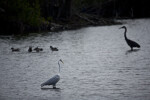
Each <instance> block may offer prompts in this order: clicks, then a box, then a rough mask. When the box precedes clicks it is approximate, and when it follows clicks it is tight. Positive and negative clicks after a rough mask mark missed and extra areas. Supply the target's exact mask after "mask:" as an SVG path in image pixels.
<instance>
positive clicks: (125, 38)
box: [124, 28, 127, 40]
mask: <svg viewBox="0 0 150 100" xmlns="http://www.w3.org/2000/svg"><path fill="white" fill-rule="evenodd" d="M126 33H127V28H125V31H124V37H125V39H126V40H127V35H126Z"/></svg>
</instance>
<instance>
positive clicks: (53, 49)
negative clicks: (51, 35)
mask: <svg viewBox="0 0 150 100" xmlns="http://www.w3.org/2000/svg"><path fill="white" fill-rule="evenodd" d="M50 49H51V50H52V51H58V48H56V47H52V46H50Z"/></svg>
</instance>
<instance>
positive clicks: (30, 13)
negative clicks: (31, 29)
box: [0, 0, 41, 26]
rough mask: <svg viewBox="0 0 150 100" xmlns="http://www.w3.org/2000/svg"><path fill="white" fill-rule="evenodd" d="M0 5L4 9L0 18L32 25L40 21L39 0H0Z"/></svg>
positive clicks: (36, 24) (38, 23)
mask: <svg viewBox="0 0 150 100" xmlns="http://www.w3.org/2000/svg"><path fill="white" fill-rule="evenodd" d="M29 1H30V2H29ZM0 7H1V8H2V9H4V10H5V12H4V14H3V16H0V17H1V19H4V20H10V21H17V22H23V23H26V24H29V25H33V26H38V25H40V23H41V17H40V5H39V0H1V1H0Z"/></svg>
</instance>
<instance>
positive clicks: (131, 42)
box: [128, 39, 140, 48]
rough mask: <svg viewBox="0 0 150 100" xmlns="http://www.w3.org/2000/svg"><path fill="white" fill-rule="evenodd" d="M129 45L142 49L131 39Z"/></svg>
mask: <svg viewBox="0 0 150 100" xmlns="http://www.w3.org/2000/svg"><path fill="white" fill-rule="evenodd" d="M128 45H131V46H133V47H138V48H140V45H139V44H138V43H137V42H135V41H132V40H130V39H128Z"/></svg>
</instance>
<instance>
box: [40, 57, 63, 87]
mask: <svg viewBox="0 0 150 100" xmlns="http://www.w3.org/2000/svg"><path fill="white" fill-rule="evenodd" d="M59 62H62V63H63V61H62V60H61V59H60V60H59V61H58V66H59V73H58V74H57V75H55V76H53V77H52V78H50V79H49V80H47V81H46V82H44V83H42V84H41V87H43V86H45V85H53V89H56V83H57V82H58V81H59V80H60V64H59Z"/></svg>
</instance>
